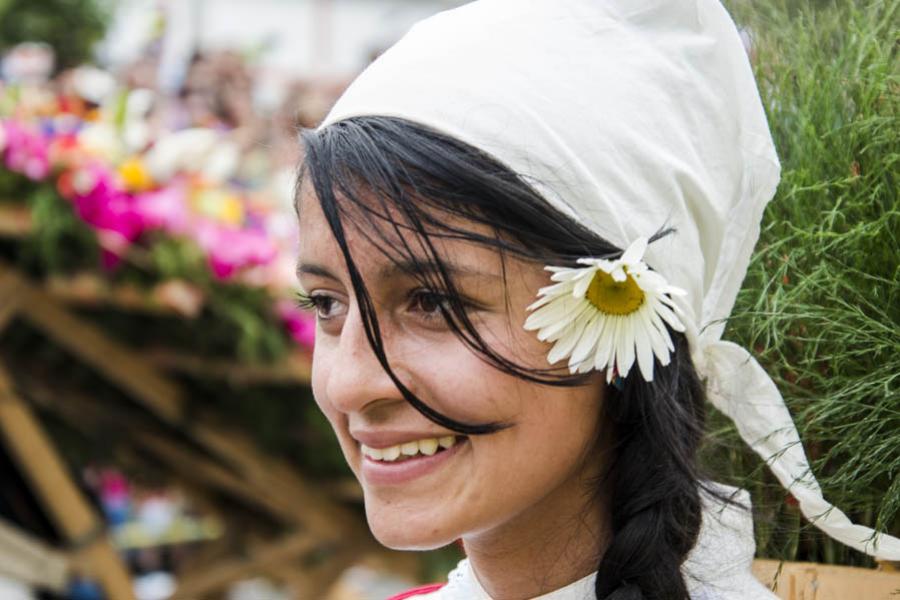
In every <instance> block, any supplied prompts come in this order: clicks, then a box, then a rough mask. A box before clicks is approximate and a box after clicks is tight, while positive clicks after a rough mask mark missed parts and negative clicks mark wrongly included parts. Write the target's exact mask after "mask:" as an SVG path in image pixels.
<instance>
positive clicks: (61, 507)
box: [0, 365, 134, 600]
mask: <svg viewBox="0 0 900 600" xmlns="http://www.w3.org/2000/svg"><path fill="white" fill-rule="evenodd" d="M0 432H2V434H3V435H4V437H5V439H6V441H7V445H8V447H9V449H10V453H11V455H12V456H13V457H14V458H15V459H16V460H17V462H18V463H19V466H20V467H21V469H22V472H23V473H24V475H25V477H26V479H27V480H28V481H29V483H30V484H31V487H32V489H33V490H34V491H35V493H36V495H37V496H38V497H39V498H40V499H41V502H42V504H43V505H44V506H45V508H46V509H47V512H48V514H49V516H50V517H51V519H52V520H53V521H54V522H55V523H56V524H57V526H58V527H59V529H60V530H61V532H62V534H63V536H64V537H65V538H66V539H67V540H68V541H69V543H72V544H76V545H81V544H83V545H82V546H81V547H80V548H77V549H76V550H75V552H76V553H77V554H78V555H80V558H81V560H82V561H83V563H84V564H86V565H88V566H89V567H90V568H91V575H92V576H93V577H95V578H96V579H97V580H98V581H99V582H100V585H101V586H102V587H103V589H104V590H105V591H106V594H107V596H108V597H110V598H116V599H120V598H121V599H122V600H130V599H132V598H134V592H133V590H132V585H131V580H130V578H129V575H128V572H127V570H126V569H125V566H124V565H123V564H122V561H121V559H120V558H119V556H118V554H116V551H115V550H114V549H113V547H112V544H111V543H110V541H109V538H108V537H107V535H106V534H105V533H104V523H103V521H102V520H101V519H100V517H99V516H98V515H97V514H96V513H94V511H93V510H92V508H91V506H90V504H89V503H88V501H87V499H86V498H85V497H84V496H83V495H82V493H81V491H80V490H79V489H78V486H76V485H75V483H74V482H73V481H72V480H71V479H70V477H69V474H68V471H67V469H66V467H65V465H64V463H63V462H62V460H61V459H60V457H59V455H58V454H57V453H56V450H55V449H54V448H53V445H52V444H51V442H50V440H49V438H48V437H47V435H46V434H45V433H44V431H43V429H42V428H41V426H40V424H39V423H38V421H37V419H36V418H35V417H34V415H33V414H32V413H31V410H30V409H29V408H28V406H26V404H25V403H24V402H23V401H22V400H21V399H20V398H19V397H18V396H16V394H15V393H14V391H13V388H12V381H11V379H10V378H9V376H8V374H7V373H6V371H5V369H4V368H3V367H2V365H0Z"/></svg>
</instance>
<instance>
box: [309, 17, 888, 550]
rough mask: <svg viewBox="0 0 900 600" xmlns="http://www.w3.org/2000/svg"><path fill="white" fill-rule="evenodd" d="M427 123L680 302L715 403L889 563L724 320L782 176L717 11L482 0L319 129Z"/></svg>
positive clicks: (741, 59)
mask: <svg viewBox="0 0 900 600" xmlns="http://www.w3.org/2000/svg"><path fill="white" fill-rule="evenodd" d="M373 115H379V116H392V117H399V118H403V119H407V120H410V121H413V122H416V123H420V124H423V125H427V126H430V127H432V128H434V129H437V130H439V131H441V132H443V133H446V134H449V135H451V136H454V137H456V138H457V139H459V140H461V141H463V142H467V143H468V144H470V145H472V146H475V147H477V148H479V149H481V150H482V151H485V152H487V153H489V154H491V155H492V156H493V157H494V158H496V159H497V160H499V161H500V162H501V163H503V164H505V165H506V166H507V167H509V168H510V169H511V170H513V171H514V172H516V173H518V174H519V175H521V176H523V177H524V178H525V179H526V180H527V181H528V182H529V183H531V184H532V185H533V186H534V187H535V188H536V189H537V190H538V191H539V192H540V193H541V194H542V195H543V196H544V198H546V200H547V201H548V202H549V203H550V204H551V205H552V206H553V207H554V208H556V209H557V210H558V211H559V212H560V213H562V214H564V215H567V216H568V217H571V218H573V219H575V220H577V221H578V222H580V223H583V224H585V225H586V226H588V227H589V228H591V229H592V230H593V231H594V232H596V233H597V234H598V235H600V236H601V237H603V238H604V239H606V240H607V241H609V242H611V243H613V244H615V245H617V246H618V247H620V248H626V247H627V246H628V245H629V243H631V242H632V241H633V240H635V239H636V238H638V237H641V236H650V235H652V234H653V233H654V232H656V231H657V230H659V229H660V228H661V227H663V226H668V227H673V228H674V229H675V230H676V232H677V233H676V234H675V235H669V236H666V237H664V238H662V239H660V240H658V241H657V242H655V243H653V244H651V245H650V247H649V249H648V250H647V253H646V255H645V257H644V260H645V261H646V263H647V264H648V265H650V267H652V268H653V269H654V270H655V271H657V272H658V273H660V274H662V275H663V276H665V278H666V279H667V280H668V281H669V282H670V283H672V284H673V285H675V286H677V287H680V288H682V289H683V290H685V291H686V292H687V294H685V295H684V296H682V297H679V298H677V299H676V301H677V302H678V307H679V309H680V312H681V315H682V317H683V320H684V322H685V325H686V328H687V331H686V334H687V336H688V339H689V341H690V346H691V351H692V358H693V360H694V364H695V366H696V368H697V370H698V371H699V373H700V375H701V377H703V378H704V379H705V380H706V382H707V392H708V397H709V399H710V401H711V402H712V404H713V405H714V406H715V407H716V408H718V409H719V410H720V411H722V412H723V413H725V414H726V415H728V416H729V417H730V418H731V419H732V420H733V421H734V422H735V424H736V426H737V429H738V431H739V433H740V435H741V437H742V438H743V439H744V441H745V442H746V443H748V444H749V445H750V446H751V447H752V448H753V449H754V450H755V451H756V452H757V453H758V454H759V455H760V456H761V457H762V458H763V459H764V460H765V461H766V462H767V463H768V464H769V466H770V467H771V469H772V472H773V473H774V474H775V476H776V477H777V478H778V480H779V481H780V482H781V484H782V485H783V486H784V487H785V488H787V489H788V490H789V491H790V493H791V494H792V495H793V496H794V497H795V498H796V499H797V501H798V503H799V506H800V509H801V511H802V512H803V514H804V515H805V516H806V517H807V518H808V519H809V520H810V521H812V522H813V523H814V524H815V525H816V526H818V527H819V528H821V529H822V530H823V531H825V532H826V533H827V534H828V535H830V536H831V537H833V538H834V539H836V540H839V541H841V542H843V543H845V544H847V545H848V546H851V547H853V548H856V549H857V550H861V551H863V552H866V553H868V554H871V555H872V556H875V557H878V558H881V559H886V560H900V540H898V539H897V538H894V537H891V536H888V535H884V534H877V533H876V532H874V531H873V530H872V529H870V528H867V527H862V526H860V525H855V524H853V523H852V522H851V521H850V520H849V519H848V518H847V516H846V515H845V514H844V513H843V512H841V511H840V510H838V509H837V508H835V507H834V506H832V505H831V504H829V503H828V502H827V501H826V500H825V499H824V498H823V496H822V491H821V488H820V487H819V484H818V482H817V481H816V479H815V477H814V475H813V474H812V472H811V470H810V466H809V462H808V460H807V458H806V455H805V452H804V450H803V446H802V444H801V442H800V438H799V435H798V433H797V429H796V427H795V425H794V423H793V420H792V419H791V416H790V413H789V412H788V410H787V408H786V407H785V404H784V401H783V399H782V397H781V395H780V393H779V392H778V389H777V388H776V386H775V384H774V383H773V382H772V380H771V379H770V378H769V376H768V375H767V374H766V372H765V371H764V370H763V369H762V368H761V367H760V366H759V364H757V362H756V360H755V359H754V358H753V357H752V356H751V355H750V354H749V353H748V352H747V351H746V350H745V349H744V348H742V347H740V346H738V345H736V344H734V343H731V342H727V341H723V340H721V336H722V332H723V329H724V327H725V320H726V319H727V317H728V316H729V314H730V313H731V310H732V307H733V305H734V301H735V297H736V295H737V293H738V290H739V288H740V285H741V282H742V280H743V279H744V276H745V274H746V271H747V267H748V264H749V262H750V257H751V252H752V249H753V247H754V245H755V243H756V241H757V238H758V237H759V224H760V220H761V218H762V214H763V209H764V207H765V206H766V204H767V203H768V202H769V200H771V199H772V197H773V195H774V194H775V189H776V187H777V184H778V180H779V177H780V164H779V161H778V156H777V154H776V152H775V147H774V144H773V142H772V137H771V134H770V132H769V128H768V124H767V123H766V117H765V113H764V111H763V107H762V103H761V101H760V96H759V92H758V90H757V87H756V83H755V81H754V77H753V72H752V70H751V67H750V64H749V60H748V57H747V55H746V51H745V49H744V46H743V43H742V41H741V38H740V35H739V33H738V31H737V29H736V27H735V24H734V22H733V21H732V19H731V17H730V16H729V15H728V13H727V12H726V11H725V9H724V8H723V7H722V6H721V4H720V3H719V2H718V1H716V0H605V1H601V0H479V1H477V2H472V3H471V4H467V5H465V6H463V7H461V8H457V9H454V10H450V11H446V12H443V13H440V14H438V15H436V16H434V17H431V18H429V19H426V20H425V21H422V22H420V23H418V24H417V25H416V26H414V27H413V28H412V30H411V31H410V32H409V33H408V34H407V35H406V36H405V37H404V38H403V39H402V40H400V41H399V42H398V43H397V44H396V45H394V46H393V47H392V48H390V49H389V50H388V51H387V52H385V53H384V54H383V55H382V56H381V57H379V58H378V60H376V61H375V62H374V63H373V64H371V65H370V66H369V67H368V68H367V69H366V70H365V71H364V72H363V73H362V74H361V75H360V76H359V77H358V78H357V79H356V80H355V81H354V82H353V84H352V85H351V86H350V87H349V89H348V90H347V91H346V92H345V93H344V95H343V96H342V97H341V98H340V99H339V101H338V102H337V104H336V105H335V106H334V108H333V109H332V111H331V112H330V113H329V115H328V116H327V117H326V118H325V120H324V122H323V123H322V125H321V127H322V128H324V127H327V126H328V125H330V124H332V123H335V122H337V121H340V120H342V119H347V118H350V117H356V116H373Z"/></svg>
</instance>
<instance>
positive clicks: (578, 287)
mask: <svg viewBox="0 0 900 600" xmlns="http://www.w3.org/2000/svg"><path fill="white" fill-rule="evenodd" d="M590 273H591V276H590V277H582V278H581V279H579V280H578V281H577V282H576V283H575V285H574V286H573V287H572V296H574V297H575V298H584V295H585V294H587V291H588V288H589V287H590V285H591V282H592V281H593V280H594V269H591V270H590Z"/></svg>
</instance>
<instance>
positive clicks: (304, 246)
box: [297, 181, 506, 273]
mask: <svg viewBox="0 0 900 600" xmlns="http://www.w3.org/2000/svg"><path fill="white" fill-rule="evenodd" d="M339 202H341V205H342V207H347V208H348V211H347V212H349V214H346V212H343V211H342V214H341V224H342V226H343V229H344V237H345V239H346V241H347V246H348V248H349V249H350V253H351V254H352V256H353V261H354V263H355V264H356V266H357V267H358V268H359V269H360V271H366V270H368V269H372V268H378V267H382V266H384V265H385V264H387V263H391V264H393V262H396V261H398V260H399V261H401V262H402V260H403V259H404V258H409V257H410V255H412V256H415V257H416V258H417V259H426V258H427V257H429V249H428V246H427V245H426V240H423V239H422V237H420V236H419V235H418V234H417V233H416V232H415V231H413V230H412V229H411V228H410V226H409V224H408V221H407V220H406V219H405V218H404V216H403V215H401V214H400V211H399V209H398V208H396V207H394V206H387V207H385V206H383V205H382V203H380V202H378V201H377V200H375V199H370V201H369V202H367V203H366V206H365V208H368V209H369V210H370V211H374V212H367V211H366V209H365V208H363V207H359V206H355V205H352V203H351V201H349V200H347V199H342V200H339ZM297 209H298V214H299V227H300V246H299V264H300V265H303V264H307V263H316V264H322V265H329V266H332V267H335V266H336V265H338V264H340V265H343V256H342V253H341V250H340V246H339V244H338V242H337V240H336V239H335V237H334V235H333V234H332V231H331V228H330V226H329V225H328V222H327V220H326V218H325V214H324V213H323V212H322V207H321V206H320V204H319V200H318V198H317V197H316V195H315V193H314V191H313V190H312V186H311V185H309V184H308V183H307V182H305V181H304V182H303V184H302V185H301V186H300V189H299V190H298V195H297ZM425 210H427V211H429V212H428V213H427V214H428V215H430V216H431V217H432V218H434V219H435V220H436V221H438V222H439V223H440V226H435V225H426V226H425V229H426V231H427V233H428V239H427V244H430V245H431V246H432V247H433V249H434V252H435V253H436V254H437V256H438V257H439V258H440V259H441V260H442V261H447V262H448V263H450V264H451V265H453V264H456V265H457V266H460V267H462V266H464V265H468V266H471V267H475V266H478V267H480V270H482V271H488V272H492V273H499V272H500V271H501V269H502V268H504V266H505V265H504V263H505V262H506V261H504V260H503V259H502V258H501V255H500V253H499V252H498V251H497V250H496V249H495V248H491V247H486V246H485V245H483V244H479V243H476V242H473V241H470V240H465V239H459V236H458V235H456V236H450V235H448V233H447V231H446V230H444V229H443V228H444V227H449V228H452V229H453V230H455V231H460V230H463V231H467V232H471V233H473V234H476V235H479V236H485V237H488V238H492V237H494V236H495V232H494V231H493V230H492V229H491V228H490V227H489V226H487V225H485V224H483V223H476V222H474V221H472V220H469V219H466V218H464V217H461V216H458V215H451V214H448V213H439V212H438V210H437V209H432V208H427V209H425ZM376 213H377V214H376ZM385 213H386V214H385ZM395 225H396V226H395ZM386 253H388V254H390V257H389V256H388V255H386ZM392 258H393V260H392ZM462 270H464V269H462Z"/></svg>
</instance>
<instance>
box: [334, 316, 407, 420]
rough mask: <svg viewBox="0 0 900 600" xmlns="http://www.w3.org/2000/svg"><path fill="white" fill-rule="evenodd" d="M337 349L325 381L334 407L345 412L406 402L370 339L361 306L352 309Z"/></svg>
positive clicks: (345, 322)
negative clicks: (389, 402)
mask: <svg viewBox="0 0 900 600" xmlns="http://www.w3.org/2000/svg"><path fill="white" fill-rule="evenodd" d="M382 334H384V331H383V330H382ZM382 339H385V338H382ZM334 349H335V352H334V353H333V354H331V356H330V357H329V359H330V360H331V361H332V362H331V365H330V366H329V368H328V380H327V382H326V384H325V393H326V396H327V400H328V402H329V404H331V405H332V407H333V408H334V409H336V410H338V411H340V412H342V413H345V414H350V413H359V412H363V411H365V410H366V409H367V407H368V406H370V405H373V404H375V403H379V404H381V403H382V402H384V401H389V400H395V401H403V397H402V395H401V394H400V390H398V389H397V386H396V385H394V382H393V380H391V378H390V376H389V375H388V374H387V372H386V371H385V370H384V368H382V366H381V363H380V362H379V361H378V357H377V356H376V355H375V352H374V351H373V349H372V347H371V345H370V344H369V340H368V339H367V338H366V332H365V329H364V325H363V322H362V317H361V315H360V312H359V309H358V308H357V307H354V308H353V309H351V310H350V311H348V313H347V316H346V318H345V321H344V324H343V326H342V327H341V333H340V339H339V341H338V343H337V345H336V347H335V348H334Z"/></svg>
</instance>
